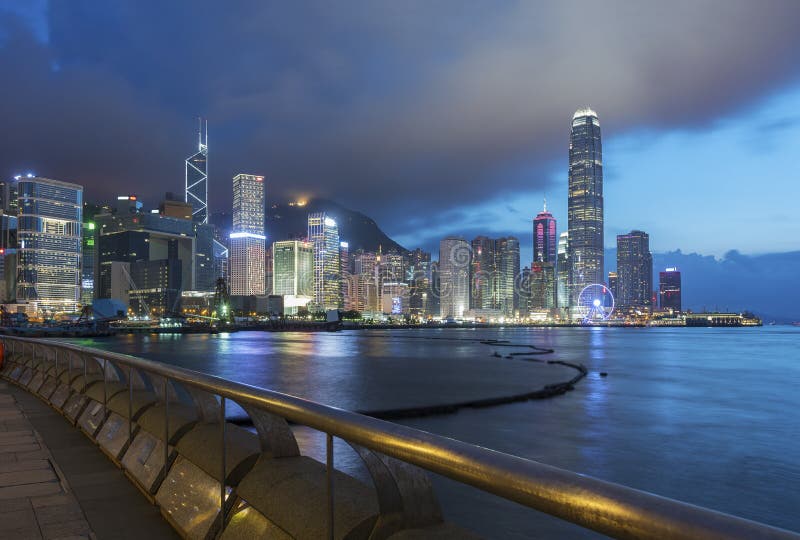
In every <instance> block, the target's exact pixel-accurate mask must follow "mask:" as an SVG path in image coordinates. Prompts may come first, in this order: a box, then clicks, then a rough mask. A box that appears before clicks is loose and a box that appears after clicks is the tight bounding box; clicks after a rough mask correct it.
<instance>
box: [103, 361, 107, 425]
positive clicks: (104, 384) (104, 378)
mask: <svg viewBox="0 0 800 540" xmlns="http://www.w3.org/2000/svg"><path fill="white" fill-rule="evenodd" d="M107 369H108V361H107V360H106V359H105V358H103V414H105V412H106V407H108V386H107V382H106V370H107Z"/></svg>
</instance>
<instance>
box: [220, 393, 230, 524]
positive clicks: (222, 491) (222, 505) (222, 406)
mask: <svg viewBox="0 0 800 540" xmlns="http://www.w3.org/2000/svg"><path fill="white" fill-rule="evenodd" d="M219 425H220V428H219V434H220V440H221V444H222V447H221V448H220V450H221V451H222V456H221V458H222V459H221V460H220V461H221V462H222V471H221V472H222V476H221V477H220V478H221V480H220V483H219V530H220V532H222V529H223V528H224V527H225V477H226V476H227V472H228V471H227V468H226V466H225V465H226V463H225V461H226V459H225V458H226V455H225V450H226V449H225V396H220V400H219Z"/></svg>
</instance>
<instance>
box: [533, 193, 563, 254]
mask: <svg viewBox="0 0 800 540" xmlns="http://www.w3.org/2000/svg"><path fill="white" fill-rule="evenodd" d="M557 241H558V237H557V236H556V218H554V217H553V214H551V213H550V212H548V211H547V199H545V200H544V208H543V209H542V211H541V212H539V213H538V214H537V215H536V217H535V218H533V260H534V262H547V263H553V264H555V262H556V247H557Z"/></svg>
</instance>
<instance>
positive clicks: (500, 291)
mask: <svg viewBox="0 0 800 540" xmlns="http://www.w3.org/2000/svg"><path fill="white" fill-rule="evenodd" d="M495 261H496V262H495V264H496V266H497V301H498V306H497V307H498V309H500V310H501V311H502V312H503V314H505V315H506V316H509V317H511V316H514V315H515V314H516V312H517V310H518V309H519V304H520V300H519V291H518V290H517V287H516V279H517V276H518V275H519V240H517V239H516V238H515V237H513V236H509V237H507V238H498V239H497V240H495Z"/></svg>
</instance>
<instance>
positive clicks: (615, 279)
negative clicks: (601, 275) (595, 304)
mask: <svg viewBox="0 0 800 540" xmlns="http://www.w3.org/2000/svg"><path fill="white" fill-rule="evenodd" d="M617 283H619V276H618V275H617V273H616V272H609V273H608V288H609V290H610V291H611V294H612V295H614V298H617Z"/></svg>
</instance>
